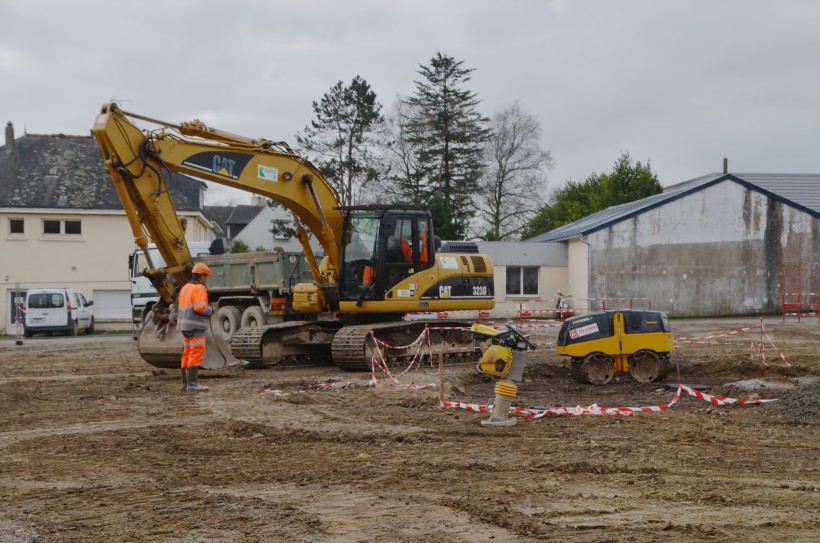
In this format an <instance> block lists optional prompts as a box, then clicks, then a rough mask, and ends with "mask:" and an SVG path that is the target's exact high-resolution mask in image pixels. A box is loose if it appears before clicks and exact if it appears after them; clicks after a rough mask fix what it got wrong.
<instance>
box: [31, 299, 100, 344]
mask: <svg viewBox="0 0 820 543" xmlns="http://www.w3.org/2000/svg"><path fill="white" fill-rule="evenodd" d="M93 304H94V302H92V301H86V299H85V296H83V295H82V293H81V292H79V291H76V290H74V289H71V288H37V289H31V290H29V291H28V292H27V293H26V305H25V306H24V308H23V310H24V311H25V312H26V323H25V324H26V326H25V331H24V334H25V336H26V337H31V336H32V335H33V334H36V333H38V332H63V333H65V334H68V335H72V336H76V335H77V334H78V333H79V332H80V330H84V331H85V333H86V334H93V333H94V311H93V310H92V309H91V306H92V305H93Z"/></svg>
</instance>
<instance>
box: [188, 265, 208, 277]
mask: <svg viewBox="0 0 820 543" xmlns="http://www.w3.org/2000/svg"><path fill="white" fill-rule="evenodd" d="M191 273H196V274H199V275H204V276H206V277H210V276H211V268H209V267H208V266H207V265H205V264H203V263H202V262H197V263H196V264H194V269H192V270H191Z"/></svg>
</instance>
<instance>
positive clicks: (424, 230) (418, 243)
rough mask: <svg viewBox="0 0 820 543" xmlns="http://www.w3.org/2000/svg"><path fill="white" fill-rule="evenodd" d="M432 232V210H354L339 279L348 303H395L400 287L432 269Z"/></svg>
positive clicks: (347, 233)
mask: <svg viewBox="0 0 820 543" xmlns="http://www.w3.org/2000/svg"><path fill="white" fill-rule="evenodd" d="M432 231H433V229H432V217H431V215H430V212H429V211H427V210H426V209H421V208H418V209H416V208H407V209H395V208H392V209H388V208H381V207H379V206H362V207H356V208H349V209H348V215H347V220H346V222H345V231H344V236H343V243H342V253H341V260H342V269H341V273H340V277H339V282H340V285H341V286H342V288H341V289H340V290H341V295H342V299H343V300H355V301H357V302H364V301H368V300H385V299H390V298H391V297H392V293H391V289H393V287H394V286H396V285H397V284H399V283H400V282H401V281H403V280H405V279H406V278H408V277H410V276H412V275H414V274H417V273H418V272H420V271H422V270H425V269H427V268H430V267H431V263H432V262H433V260H434V259H433V256H434V253H433V247H432V246H431V244H430V243H429V240H430V239H432Z"/></svg>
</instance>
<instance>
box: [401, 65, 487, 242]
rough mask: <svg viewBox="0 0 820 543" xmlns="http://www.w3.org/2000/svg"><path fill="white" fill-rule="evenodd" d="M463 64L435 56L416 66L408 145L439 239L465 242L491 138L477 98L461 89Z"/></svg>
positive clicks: (409, 101)
mask: <svg viewBox="0 0 820 543" xmlns="http://www.w3.org/2000/svg"><path fill="white" fill-rule="evenodd" d="M462 64H463V61H457V60H455V59H454V58H453V57H450V56H447V55H444V54H442V53H440V52H437V53H436V55H435V56H434V57H433V58H432V59H431V60H430V64H429V66H420V70H419V74H420V75H421V76H422V77H423V80H421V81H416V82H415V85H416V90H415V93H414V95H413V96H411V97H409V98H408V99H407V105H408V106H409V108H410V115H411V116H410V117H409V119H408V122H407V125H406V130H407V136H406V141H407V142H408V144H409V145H410V146H412V148H413V149H414V151H415V153H416V159H417V165H418V172H419V173H420V174H421V175H422V176H423V179H424V182H423V183H422V184H420V191H419V192H423V193H424V196H425V200H426V202H425V203H431V202H436V209H437V211H438V212H437V213H436V214H437V215H440V217H434V218H435V219H439V222H438V224H437V225H436V229H437V232H438V235H439V236H440V237H441V238H442V239H463V238H464V237H465V236H466V233H467V227H468V224H469V221H470V219H471V218H472V216H473V214H474V213H473V208H472V206H471V201H472V198H473V197H474V195H475V194H476V192H477V191H478V180H479V179H480V177H481V175H482V172H483V168H484V162H483V144H484V142H485V141H486V140H487V138H488V137H489V134H490V131H489V129H488V128H487V122H488V119H487V118H485V117H483V116H481V114H480V113H479V112H478V110H477V106H478V103H479V100H478V98H477V96H476V94H475V93H473V92H471V91H469V90H466V89H464V88H463V85H464V84H465V83H467V82H468V81H469V80H470V74H471V73H472V72H473V69H466V68H462ZM408 188H409V187H408ZM420 203H421V202H420Z"/></svg>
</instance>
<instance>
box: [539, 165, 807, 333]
mask: <svg viewBox="0 0 820 543" xmlns="http://www.w3.org/2000/svg"><path fill="white" fill-rule="evenodd" d="M528 241H531V242H546V241H551V242H564V243H566V244H567V245H568V255H569V256H568V265H569V274H568V276H569V280H570V285H569V289H570V290H571V291H572V292H573V293H574V294H575V297H576V300H583V299H588V300H595V299H602V298H609V299H612V298H622V299H623V298H633V299H646V300H649V301H651V304H652V306H653V308H657V309H661V310H665V311H667V312H668V313H669V314H670V316H675V317H695V316H728V315H750V314H761V313H777V312H780V309H781V301H782V297H784V296H786V297H787V298H788V297H790V296H793V295H794V294H796V293H803V294H805V293H817V292H818V290H820V283H819V282H818V281H819V280H820V175H767V174H728V173H724V174H711V175H707V176H704V177H700V178H697V179H692V180H690V181H686V182H684V183H680V184H678V185H674V186H670V187H667V188H666V189H665V190H664V192H663V193H661V194H658V195H655V196H651V197H649V198H645V199H643V200H639V201H636V202H631V203H628V204H622V205H619V206H614V207H611V208H608V209H605V210H603V211H601V212H598V213H596V214H594V215H590V216H588V217H585V218H584V219H581V220H579V221H576V222H574V223H570V224H567V225H564V226H562V227H560V228H557V229H555V230H552V231H550V232H546V233H544V234H541V235H539V236H536V237H534V238H531V239H529V240H528Z"/></svg>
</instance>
